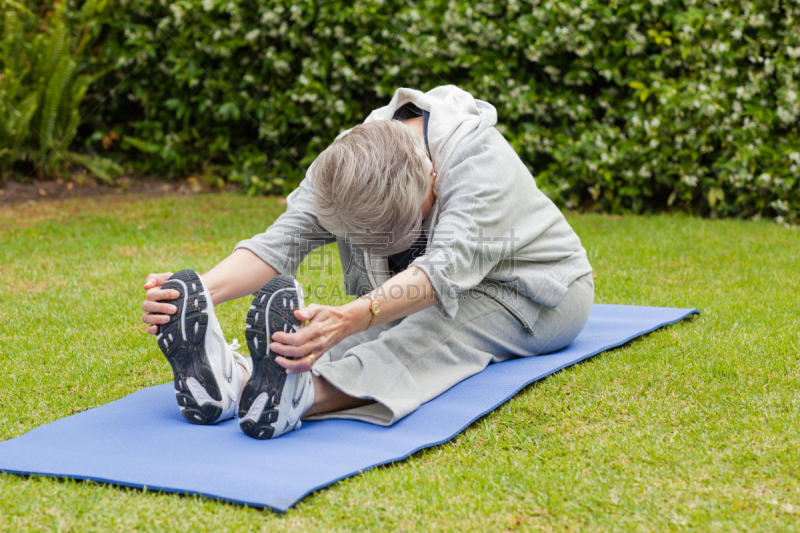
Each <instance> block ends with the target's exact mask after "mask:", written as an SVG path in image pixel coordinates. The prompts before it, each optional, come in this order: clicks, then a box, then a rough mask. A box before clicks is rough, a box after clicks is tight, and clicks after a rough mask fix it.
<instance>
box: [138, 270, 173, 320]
mask: <svg viewBox="0 0 800 533" xmlns="http://www.w3.org/2000/svg"><path fill="white" fill-rule="evenodd" d="M170 276H172V272H165V273H164V274H150V275H149V276H147V279H145V280H144V290H145V291H147V292H145V300H144V303H142V309H143V310H144V314H143V315H142V322H144V323H145V324H148V326H147V333H149V334H150V335H155V334H156V333H158V326H159V325H162V324H166V323H167V322H169V320H170V317H169V315H174V314H175V313H177V312H178V308H177V307H175V306H174V305H172V304H166V303H160V302H159V300H174V299H175V298H178V297H179V296H180V295H181V294H180V293H179V292H178V291H176V290H173V289H167V290H162V289H161V286H162V285H164V283H165V282H166V281H167V280H168V279H169V278H170Z"/></svg>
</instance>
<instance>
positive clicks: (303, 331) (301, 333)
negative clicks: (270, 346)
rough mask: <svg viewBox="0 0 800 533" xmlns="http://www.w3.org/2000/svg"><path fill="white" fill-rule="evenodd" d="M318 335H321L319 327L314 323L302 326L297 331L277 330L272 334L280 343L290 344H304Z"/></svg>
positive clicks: (274, 339)
mask: <svg viewBox="0 0 800 533" xmlns="http://www.w3.org/2000/svg"><path fill="white" fill-rule="evenodd" d="M317 336H319V328H318V327H317V326H316V325H314V324H312V325H308V326H306V327H304V328H300V329H299V330H298V331H297V332H295V333H285V332H283V331H276V332H275V333H273V334H272V340H273V341H275V342H278V343H280V344H287V345H289V346H302V345H304V344H306V343H307V342H309V341H310V340H311V339H313V338H315V337H317Z"/></svg>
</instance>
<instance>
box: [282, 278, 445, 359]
mask: <svg viewBox="0 0 800 533" xmlns="http://www.w3.org/2000/svg"><path fill="white" fill-rule="evenodd" d="M369 296H371V297H372V298H373V299H375V300H376V301H377V302H378V303H379V304H380V307H381V310H380V313H378V316H377V317H376V318H375V321H374V322H373V323H372V327H375V326H378V325H380V324H385V323H387V322H391V321H393V320H397V319H398V318H403V317H406V316H408V315H410V314H413V313H416V312H418V311H422V310H423V309H427V308H428V307H432V306H433V305H435V304H436V303H437V302H438V301H439V300H438V298H437V296H436V294H435V293H434V291H433V285H431V282H430V280H429V279H428V276H427V275H426V274H425V273H424V272H423V271H422V270H421V269H420V268H417V267H411V268H409V269H408V270H405V271H403V272H401V273H400V274H398V275H396V276H394V277H393V278H392V279H390V280H389V281H387V282H386V283H384V284H383V285H381V286H380V287H378V288H377V289H375V290H374V291H372V292H371V293H369ZM371 303H372V302H371V301H370V299H369V298H364V297H362V298H358V299H356V300H355V301H353V302H350V303H348V304H345V305H342V306H339V307H332V306H328V305H318V304H311V305H309V306H308V307H306V308H305V309H298V310H297V311H295V313H294V314H295V316H296V317H297V318H298V319H299V320H307V321H308V324H307V325H306V326H305V327H304V328H301V329H300V331H298V332H297V333H283V332H276V333H274V334H273V335H272V339H273V342H272V344H271V345H270V348H271V349H272V350H273V351H275V352H277V353H279V354H281V355H285V356H287V357H294V358H296V359H287V358H286V357H278V358H277V359H276V361H277V362H278V364H280V365H281V366H282V367H284V368H285V369H286V372H287V373H288V374H294V373H297V372H306V371H308V370H309V369H310V368H311V365H312V363H313V360H312V358H311V357H310V355H312V354H313V355H314V357H315V358H319V357H320V356H321V355H322V354H324V353H325V352H327V351H328V350H330V349H331V348H333V347H334V346H336V345H337V344H339V343H340V342H341V341H342V340H344V339H345V338H347V337H349V336H350V335H354V334H356V333H360V332H362V331H364V330H365V329H367V327H368V326H369V323H370V321H371V320H372V311H370V305H371Z"/></svg>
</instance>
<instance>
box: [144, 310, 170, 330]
mask: <svg viewBox="0 0 800 533" xmlns="http://www.w3.org/2000/svg"><path fill="white" fill-rule="evenodd" d="M169 321H170V317H169V315H155V314H153V313H145V314H143V315H142V322H144V323H145V324H150V325H155V326H163V325H164V324H167V323H169ZM148 329H149V328H148Z"/></svg>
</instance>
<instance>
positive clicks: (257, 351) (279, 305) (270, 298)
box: [239, 275, 305, 439]
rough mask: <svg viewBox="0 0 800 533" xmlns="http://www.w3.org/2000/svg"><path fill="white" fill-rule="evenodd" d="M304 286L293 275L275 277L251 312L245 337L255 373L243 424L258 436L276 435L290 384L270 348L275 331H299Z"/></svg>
mask: <svg viewBox="0 0 800 533" xmlns="http://www.w3.org/2000/svg"><path fill="white" fill-rule="evenodd" d="M304 305H305V303H304V301H303V289H302V287H301V286H300V284H299V283H297V281H296V280H295V279H294V278H292V277H291V276H286V275H281V276H277V277H275V278H273V279H272V280H270V281H269V283H267V284H266V285H264V286H263V287H262V288H261V290H260V291H259V292H258V294H256V296H255V298H254V299H253V303H252V305H251V306H250V311H249V312H248V313H247V325H246V328H247V330H246V333H245V336H246V338H247V347H248V349H249V350H250V357H252V361H253V374H252V375H251V376H250V380H249V381H248V382H247V385H245V387H244V390H242V399H241V402H240V403H239V426H240V427H241V428H242V431H244V433H245V434H246V435H248V436H250V437H253V438H255V439H269V438H272V435H273V433H274V432H275V428H274V427H273V426H272V424H274V423H275V422H277V420H278V409H277V407H278V405H279V403H280V398H281V393H282V392H283V386H284V384H285V383H286V369H285V368H283V367H282V366H280V365H279V364H278V363H277V362H276V361H275V357H277V356H278V354H277V353H275V352H273V351H271V350H270V349H269V343H270V342H271V341H272V333H273V332H275V331H297V329H298V328H299V321H298V320H297V318H296V317H295V316H294V310H295V309H302V308H303V307H304Z"/></svg>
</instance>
